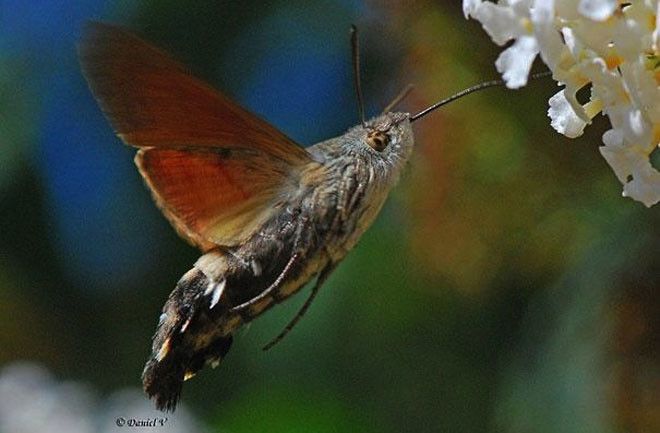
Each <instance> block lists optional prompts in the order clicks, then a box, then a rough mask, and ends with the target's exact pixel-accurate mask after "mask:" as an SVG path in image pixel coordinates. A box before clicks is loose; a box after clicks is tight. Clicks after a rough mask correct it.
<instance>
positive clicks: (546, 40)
mask: <svg viewBox="0 0 660 433" xmlns="http://www.w3.org/2000/svg"><path fill="white" fill-rule="evenodd" d="M531 19H532V24H534V37H535V38H536V42H537V43H538V45H539V50H540V51H541V58H542V59H543V62H545V64H546V65H548V67H549V68H550V69H556V67H557V65H558V64H559V62H560V61H561V60H562V57H563V55H564V53H566V52H567V49H566V47H565V46H564V42H563V40H562V38H561V36H560V33H559V31H558V30H557V29H556V28H555V26H554V19H555V1H554V0H537V1H536V3H535V4H534V9H532V11H531Z"/></svg>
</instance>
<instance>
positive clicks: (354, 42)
mask: <svg viewBox="0 0 660 433" xmlns="http://www.w3.org/2000/svg"><path fill="white" fill-rule="evenodd" d="M351 54H352V57H353V80H354V81H355V93H356V94H357V103H358V114H359V115H360V122H362V126H364V127H366V126H367V123H366V122H365V121H364V99H363V98H362V85H361V84H360V44H359V41H358V29H357V27H356V26H355V24H352V25H351Z"/></svg>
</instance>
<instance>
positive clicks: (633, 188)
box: [623, 161, 660, 207]
mask: <svg viewBox="0 0 660 433" xmlns="http://www.w3.org/2000/svg"><path fill="white" fill-rule="evenodd" d="M623 194H624V195H625V196H626V197H630V198H632V199H634V200H637V201H641V202H642V203H644V205H645V206H646V207H651V206H653V205H654V204H656V203H658V202H659V201H660V173H659V172H658V171H657V170H656V169H655V168H653V166H652V165H651V163H650V162H649V161H645V164H644V165H643V166H642V167H639V168H638V169H637V170H636V171H635V173H634V174H633V180H632V181H630V182H628V183H627V184H625V185H624V186H623Z"/></svg>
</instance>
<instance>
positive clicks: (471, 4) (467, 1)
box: [463, 0, 482, 18]
mask: <svg viewBox="0 0 660 433" xmlns="http://www.w3.org/2000/svg"><path fill="white" fill-rule="evenodd" d="M481 3H482V0H463V15H465V18H469V17H470V15H472V14H473V12H474V11H475V10H477V8H478V7H479V5H481Z"/></svg>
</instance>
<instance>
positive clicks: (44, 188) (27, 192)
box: [0, 0, 660, 433]
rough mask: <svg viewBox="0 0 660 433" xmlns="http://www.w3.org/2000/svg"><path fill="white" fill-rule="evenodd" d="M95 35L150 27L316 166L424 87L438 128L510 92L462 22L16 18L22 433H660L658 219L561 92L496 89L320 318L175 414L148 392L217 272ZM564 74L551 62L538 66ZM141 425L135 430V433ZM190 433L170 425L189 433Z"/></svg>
mask: <svg viewBox="0 0 660 433" xmlns="http://www.w3.org/2000/svg"><path fill="white" fill-rule="evenodd" d="M90 19H95V20H102V21H107V22H113V23H118V24H121V25H124V26H126V27H128V28H130V29H132V30H133V31H135V32H136V33H138V34H140V35H141V36H142V37H144V38H145V39H147V40H148V41H151V42H152V43H154V44H156V45H158V46H160V47H162V48H164V49H166V50H167V51H169V52H170V53H172V54H173V55H174V56H175V57H176V58H177V59H179V60H181V61H182V62H184V63H185V64H187V65H189V66H190V67H191V69H192V70H194V71H196V73H197V75H199V76H201V77H203V78H205V79H206V80H208V81H209V82H211V83H212V84H213V85H214V86H216V87H217V88H219V89H222V91H223V92H224V93H225V94H227V95H228V96H230V97H231V98H233V99H235V100H236V101H238V102H239V103H241V104H242V105H243V106H245V107H247V108H249V109H250V110H252V111H254V112H256V113H258V114H260V115H261V116H263V117H264V118H266V119H267V120H269V121H270V122H272V123H273V124H274V125H276V126H277V127H278V128H280V129H282V130H283V131H284V132H285V133H286V134H288V135H289V136H291V137H292V138H294V139H295V140H297V141H298V142H299V143H301V144H302V145H305V146H307V145H311V144H313V143H315V142H317V141H320V140H322V139H326V138H329V137H332V136H336V135H339V134H342V133H343V132H344V131H345V130H346V129H347V128H348V127H350V126H352V125H354V124H356V123H357V122H358V118H357V113H356V108H355V106H356V104H355V96H354V91H353V83H352V75H351V67H350V46H349V42H348V39H349V37H348V29H349V26H350V24H352V23H355V24H357V25H358V26H359V28H360V29H361V32H362V33H361V34H362V54H363V64H362V66H363V68H362V69H363V77H362V78H363V85H364V92H365V95H366V100H367V111H368V113H369V114H371V115H375V114H377V113H378V112H379V111H380V109H382V107H384V106H385V105H386V104H387V103H388V102H389V100H391V98H393V97H394V96H395V95H396V94H397V93H398V91H399V90H400V89H402V88H403V87H404V86H405V85H407V84H408V83H412V84H414V85H415V90H414V91H413V93H412V95H411V96H410V97H409V98H408V99H406V101H405V102H404V103H403V104H402V106H401V107H402V109H405V110H408V111H411V112H412V111H417V110H420V109H421V108H424V107H425V106H427V105H429V104H431V103H433V102H435V101H436V100H438V99H440V98H442V97H445V96H447V95H449V94H451V93H453V92H456V91H458V90H460V89H462V88H463V87H466V86H468V85H471V84H474V83H476V82H478V81H481V80H485V79H491V78H493V77H494V76H495V71H494V67H493V66H492V65H493V62H494V59H495V58H496V56H497V54H498V50H499V49H498V48H496V47H495V46H494V45H493V44H492V43H491V42H490V41H489V40H488V37H487V36H486V35H485V33H484V32H483V31H482V30H481V28H480V27H479V25H478V23H475V22H472V21H466V20H465V19H464V18H463V16H462V12H461V6H460V2H455V3H454V2H432V1H427V0H414V1H403V0H381V1H375V0H374V1H366V2H363V1H358V0H335V1H330V0H327V1H323V0H319V1H302V0H289V1H284V0H281V1H267V2H264V1H243V2H233V1H220V0H199V1H194V2H178V1H170V0H143V1H129V0H121V1H101V0H98V1H95V0H85V1H76V2H74V1H66V0H31V1H29V2H26V1H19V0H2V1H1V2H0V167H2V168H1V169H0V223H1V224H2V226H1V227H2V234H1V235H0V432H7V433H13V432H28V433H29V432H50V431H53V432H56V431H69V432H73V433H77V432H88V431H89V432H92V431H115V430H118V431H119V430H121V429H120V428H119V427H117V426H116V425H115V420H116V418H117V417H120V416H122V417H126V418H130V417H134V418H146V417H154V416H155V417H159V416H165V417H167V421H166V422H165V427H162V428H160V429H157V428H154V430H158V431H191V432H193V431H194V432H196V431H207V432H225V431H226V432H259V431H269V432H271V433H276V432H299V431H300V432H311V431H313V432H326V431H327V432H331V431H364V432H399V431H415V432H437V431H444V432H470V433H476V432H520V433H523V432H591V431H593V432H619V431H622V432H650V431H660V392H659V391H660V322H659V320H658V319H659V317H660V314H659V313H660V305H659V304H660V302H659V299H660V297H659V296H658V287H657V286H658V281H659V279H658V276H659V272H658V270H659V269H660V263H659V262H660V254H659V253H660V249H659V248H658V245H660V231H659V230H658V227H660V225H659V224H658V222H659V214H658V210H657V209H656V208H652V209H646V208H644V207H643V206H642V205H641V204H639V203H636V202H633V201H631V200H627V199H624V198H621V196H620V190H621V188H620V185H619V184H618V181H617V180H616V178H615V177H614V176H613V175H612V173H611V171H610V170H609V168H608V167H607V164H606V163H605V161H604V160H603V159H602V158H601V157H600V154H599V152H598V151H597V149H596V147H597V146H598V143H600V135H601V134H602V133H603V132H604V131H605V130H606V129H607V123H606V120H605V119H604V118H598V119H596V121H595V122H594V125H592V126H591V127H590V128H588V131H587V134H586V135H585V136H584V137H581V138H579V139H577V140H573V141H569V140H567V139H565V138H563V137H561V136H559V135H557V134H555V133H554V132H553V131H552V129H551V128H550V126H549V120H548V118H547V117H546V115H545V111H546V107H547V99H548V98H549V97H550V96H551V95H552V94H553V93H554V92H555V91H556V84H555V83H552V82H550V81H546V82H535V83H532V84H530V85H529V86H528V87H527V88H525V89H522V90H520V91H515V92H514V91H508V90H505V89H494V90H490V91H487V92H484V93H481V94H478V95H474V96H471V97H469V98H467V99H464V100H461V101H460V102H456V103H454V104H452V105H450V106H447V107H445V108H443V109H442V111H440V112H437V113H435V114H433V115H432V116H429V117H428V118H426V119H425V120H424V121H421V122H419V123H418V124H416V125H415V128H416V143H417V146H416V155H415V158H414V160H413V162H412V163H411V164H410V167H409V169H408V171H407V173H406V175H405V176H404V178H403V179H402V182H401V185H400V186H399V187H398V188H397V189H396V190H395V192H394V194H393V196H392V197H391V198H390V200H389V202H388V205H387V206H386V208H385V209H384V211H383V213H382V214H381V216H380V217H379V219H378V221H377V222H376V223H375V225H374V227H373V228H372V229H371V230H370V231H369V232H368V233H367V234H366V235H365V236H364V238H363V240H362V241H361V243H360V245H359V246H358V247H357V248H356V250H355V251H354V252H352V253H351V254H350V255H349V256H348V258H347V259H346V260H345V261H344V263H342V266H340V267H339V269H338V270H337V272H336V273H335V274H334V275H333V276H332V277H331V279H330V281H329V283H328V284H327V286H326V287H325V288H324V290H323V291H322V292H321V294H320V295H319V297H318V300H317V301H316V302H315V304H314V305H313V307H312V308H311V310H310V312H309V313H308V314H307V316H306V317H305V319H304V320H303V321H302V323H301V324H300V325H299V326H298V327H297V328H296V329H295V330H294V331H293V332H292V333H291V335H290V336H289V337H287V339H286V340H285V341H284V342H282V343H281V344H280V345H278V346H277V347H276V348H274V349H273V350H271V351H269V352H265V353H264V352H262V351H261V350H260V347H261V346H262V345H263V344H264V343H265V342H266V341H268V340H269V339H270V338H271V337H273V336H274V335H276V334H277V333H278V332H279V331H280V329H281V328H282V326H284V324H286V323H287V322H288V320H289V319H290V318H291V317H292V315H293V314H295V311H296V310H297V308H298V307H299V306H300V304H301V302H302V301H303V299H302V298H303V297H304V296H299V297H296V298H295V299H293V300H292V301H290V302H288V303H286V304H285V305H282V306H280V307H278V308H276V309H274V310H273V311H272V312H270V313H268V314H267V315H266V316H264V317H263V318H260V319H259V320H258V321H256V322H255V323H254V324H252V325H251V326H250V327H249V328H247V329H245V330H242V331H241V332H239V335H238V338H236V342H235V344H234V347H233V348H232V351H231V352H230V354H229V356H228V358H227V360H226V361H225V362H224V363H223V365H222V367H221V368H219V369H218V370H214V371H203V372H202V373H200V374H199V375H198V376H197V377H196V378H195V379H194V380H192V381H190V382H188V383H187V384H186V387H185V389H184V397H183V407H182V408H181V410H180V411H177V412H176V413H175V414H168V415H159V414H158V413H156V412H155V411H153V409H152V407H151V405H150V404H149V402H147V401H146V399H145V398H144V397H143V396H142V395H141V394H140V391H139V386H140V383H139V382H140V373H141V370H142V366H143V363H144V361H145V360H146V357H147V355H148V353H149V347H150V338H151V335H152V333H153V331H154V329H155V324H156V321H157V318H158V316H159V313H160V308H161V306H162V304H163V303H164V301H165V299H166V297H167V295H168V293H169V292H170V290H171V289H172V288H173V287H174V283H175V282H176V281H177V280H178V278H179V277H180V276H181V275H182V274H183V273H184V272H185V271H187V270H188V269H189V268H190V266H191V265H192V263H193V262H194V260H195V259H196V258H197V256H198V252H197V251H195V250H194V249H193V248H192V247H190V246H188V245H187V244H186V243H185V242H184V241H182V240H180V239H178V238H177V236H176V234H175V233H174V231H173V230H172V229H171V228H170V226H169V225H168V223H167V222H166V221H165V219H164V218H163V217H162V215H161V214H160V212H159V211H158V210H157V209H156V207H155V206H154V205H153V203H152V201H151V198H150V196H149V193H148V191H147V189H146V188H145V187H144V186H143V184H142V181H141V179H140V176H139V174H138V173H137V170H135V168H134V166H133V163H132V155H133V153H134V151H133V150H132V149H130V148H127V147H126V146H123V145H122V144H121V143H120V141H119V140H118V139H117V138H116V137H115V136H114V134H113V132H112V130H111V128H110V126H109V125H108V123H107V122H106V121H105V119H104V118H103V116H102V114H101V112H100V110H99V108H98V107H97V105H96V102H95V101H94V99H93V97H92V95H91V93H90V92H89V90H88V89H87V86H86V84H85V82H84V80H83V78H82V76H81V73H80V69H79V66H78V62H77V58H76V43H77V41H78V39H79V37H80V32H81V28H82V26H83V24H84V23H85V22H86V21H87V20H90ZM537 69H538V70H542V65H540V64H539V65H537ZM126 428H128V427H124V429H126ZM163 429H169V430H163Z"/></svg>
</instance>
